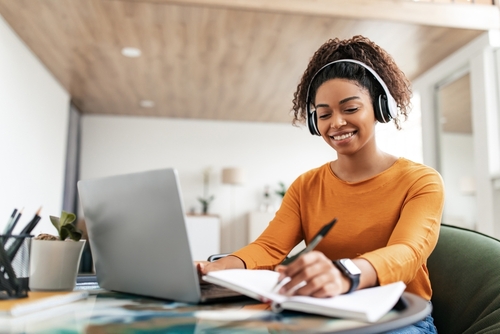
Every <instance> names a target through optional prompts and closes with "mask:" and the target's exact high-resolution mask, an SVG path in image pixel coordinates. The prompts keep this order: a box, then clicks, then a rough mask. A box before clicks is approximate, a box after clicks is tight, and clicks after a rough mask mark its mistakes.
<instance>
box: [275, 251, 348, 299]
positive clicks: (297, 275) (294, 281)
mask: <svg viewBox="0 0 500 334" xmlns="http://www.w3.org/2000/svg"><path fill="white" fill-rule="evenodd" d="M276 271H277V272H279V273H280V277H279V280H282V279H283V278H285V277H289V278H290V281H289V282H288V283H286V284H285V285H283V287H282V288H281V289H280V290H279V293H281V294H288V295H302V296H312V297H333V296H336V295H340V294H342V293H345V292H347V291H348V290H349V288H350V284H351V282H350V281H349V279H348V278H347V277H345V276H344V275H342V273H341V272H340V271H339V270H338V269H337V267H335V265H334V264H333V263H332V261H331V260H330V259H328V258H327V257H326V256H325V255H324V254H323V253H321V252H318V251H312V252H309V253H307V254H304V255H301V256H299V257H298V258H297V259H296V260H295V261H293V262H292V263H290V264H288V265H286V266H283V265H279V266H277V267H276ZM301 282H305V285H303V286H302V287H299V288H295V287H296V286H297V285H298V284H300V283H301ZM302 284H303V283H302Z"/></svg>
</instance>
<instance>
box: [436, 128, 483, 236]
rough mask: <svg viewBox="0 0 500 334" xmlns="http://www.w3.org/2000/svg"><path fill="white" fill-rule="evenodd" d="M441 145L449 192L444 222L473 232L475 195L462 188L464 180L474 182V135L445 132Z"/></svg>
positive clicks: (443, 168) (445, 178) (446, 187)
mask: <svg viewBox="0 0 500 334" xmlns="http://www.w3.org/2000/svg"><path fill="white" fill-rule="evenodd" d="M442 145H443V147H444V150H443V156H442V161H443V164H442V175H443V180H444V185H445V191H446V202H445V207H444V213H443V221H444V222H446V223H448V224H453V225H457V226H461V227H465V228H471V229H474V228H475V225H476V220H477V207H476V197H475V192H474V193H464V191H463V190H464V189H462V188H461V184H462V183H461V182H463V181H464V178H465V179H469V178H470V179H472V180H475V177H474V175H475V169H474V159H471V157H473V156H474V151H473V147H474V141H473V138H472V135H467V134H458V133H445V134H443V135H442Z"/></svg>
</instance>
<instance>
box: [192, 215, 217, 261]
mask: <svg viewBox="0 0 500 334" xmlns="http://www.w3.org/2000/svg"><path fill="white" fill-rule="evenodd" d="M186 229H187V233H188V238H189V246H190V248H191V255H192V257H193V260H195V261H199V260H203V261H205V260H206V259H207V258H208V257H209V256H210V255H213V254H219V253H220V252H221V251H220V229H221V227H220V218H219V217H218V216H186Z"/></svg>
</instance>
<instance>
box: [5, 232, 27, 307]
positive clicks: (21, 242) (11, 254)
mask: <svg viewBox="0 0 500 334" xmlns="http://www.w3.org/2000/svg"><path fill="white" fill-rule="evenodd" d="M31 237H32V235H29V234H21V235H0V300H4V299H14V298H23V297H27V296H28V289H29V288H28V287H29V281H28V280H29V265H30V245H31Z"/></svg>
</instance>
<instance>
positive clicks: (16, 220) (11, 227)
mask: <svg viewBox="0 0 500 334" xmlns="http://www.w3.org/2000/svg"><path fill="white" fill-rule="evenodd" d="M23 210H24V208H22V209H21V211H19V213H18V214H17V217H16V219H14V221H13V222H12V226H10V227H9V230H8V231H7V233H5V234H6V235H7V236H9V235H11V234H12V232H14V228H15V227H16V224H17V222H18V221H19V219H20V218H21V215H22V214H23Z"/></svg>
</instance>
